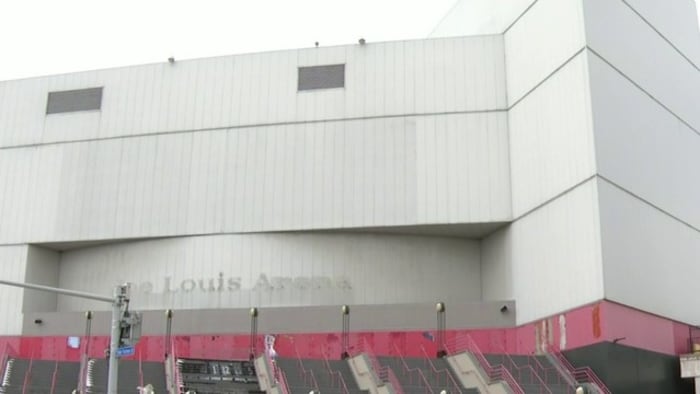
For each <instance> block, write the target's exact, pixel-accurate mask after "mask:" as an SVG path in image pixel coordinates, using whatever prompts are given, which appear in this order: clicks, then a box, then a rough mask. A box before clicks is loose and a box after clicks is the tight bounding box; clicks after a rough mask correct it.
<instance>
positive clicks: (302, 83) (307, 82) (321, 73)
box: [299, 64, 345, 91]
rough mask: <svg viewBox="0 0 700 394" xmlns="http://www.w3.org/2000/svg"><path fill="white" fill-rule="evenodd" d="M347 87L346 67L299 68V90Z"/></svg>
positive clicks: (338, 65)
mask: <svg viewBox="0 0 700 394" xmlns="http://www.w3.org/2000/svg"><path fill="white" fill-rule="evenodd" d="M342 87H345V65H344V64H333V65H329V66H313V67H299V90H300V91H301V90H313V89H331V88H342Z"/></svg>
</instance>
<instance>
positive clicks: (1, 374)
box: [0, 342, 17, 383]
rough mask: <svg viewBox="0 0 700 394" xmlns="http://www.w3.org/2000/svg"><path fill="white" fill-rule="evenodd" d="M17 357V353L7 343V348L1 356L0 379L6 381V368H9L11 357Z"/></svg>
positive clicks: (5, 347)
mask: <svg viewBox="0 0 700 394" xmlns="http://www.w3.org/2000/svg"><path fill="white" fill-rule="evenodd" d="M15 355H17V351H15V349H14V348H13V347H12V346H10V344H9V343H7V342H5V346H3V348H2V354H1V355H0V363H2V364H0V379H2V380H3V383H4V380H5V378H6V376H5V373H6V368H7V362H8V361H10V357H13V356H15Z"/></svg>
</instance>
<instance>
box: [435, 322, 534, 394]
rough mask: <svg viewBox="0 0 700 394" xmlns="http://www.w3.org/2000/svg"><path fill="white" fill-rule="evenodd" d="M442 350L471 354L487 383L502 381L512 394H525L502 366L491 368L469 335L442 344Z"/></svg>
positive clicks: (450, 352)
mask: <svg viewBox="0 0 700 394" xmlns="http://www.w3.org/2000/svg"><path fill="white" fill-rule="evenodd" d="M443 348H444V349H445V350H447V353H448V354H458V353H459V352H463V351H466V352H468V353H471V354H472V355H473V356H474V358H475V359H476V361H477V363H478V364H479V367H481V369H482V370H483V371H484V372H485V373H486V376H487V377H488V379H489V381H490V382H491V383H493V382H494V381H497V380H502V381H503V382H505V384H506V385H508V387H509V388H510V390H511V391H512V392H513V394H525V391H524V390H523V389H522V387H520V384H518V382H517V381H516V380H515V379H514V378H513V375H511V373H510V372H509V371H508V369H506V368H505V367H504V366H503V365H497V366H492V365H491V364H490V363H489V361H488V360H487V359H486V357H484V354H483V353H482V352H481V350H480V349H479V346H477V344H476V342H474V340H473V339H472V337H471V335H469V334H465V335H462V336H460V337H457V338H455V339H454V340H453V341H452V342H451V343H449V344H447V343H445V344H443Z"/></svg>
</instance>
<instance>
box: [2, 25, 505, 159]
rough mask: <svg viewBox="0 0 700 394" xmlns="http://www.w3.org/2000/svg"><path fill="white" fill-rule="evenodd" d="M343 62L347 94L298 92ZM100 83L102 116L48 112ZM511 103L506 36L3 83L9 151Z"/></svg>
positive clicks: (380, 45) (223, 59) (282, 54)
mask: <svg viewBox="0 0 700 394" xmlns="http://www.w3.org/2000/svg"><path fill="white" fill-rule="evenodd" d="M339 63H344V64H346V67H345V73H346V80H345V88H339V89H322V90H314V91H303V92H297V68H298V67H299V66H310V65H325V64H339ZM98 86H104V94H103V100H102V109H101V110H100V111H84V112H72V113H62V114H52V115H48V116H47V115H45V111H46V98H47V95H48V92H49V91H61V90H71V89H82V88H88V87H98ZM505 105H506V98H505V66H504V56H503V37H502V36H500V35H494V36H479V37H459V38H443V39H431V40H417V41H399V42H388V43H376V44H375V43H369V44H367V45H363V46H360V45H350V46H341V47H329V48H310V49H299V50H290V51H278V52H269V53H259V54H249V55H239V56H228V57H218V58H210V59H200V60H192V61H177V62H175V63H174V64H168V63H162V64H152V65H145V66H134V67H126V68H118V69H110V70H100V71H91V72H82V73H74V74H65V75H57V76H50V77H42V78H35V79H28V80H20V81H8V82H0V146H12V145H21V144H31V143H41V142H44V143H45V142H54V141H71V140H84V139H95V138H108V137H114V136H123V135H134V134H147V133H157V132H167V131H178V130H191V129H203V128H218V127H235V126H241V125H261V124H277V123H289V122H305V121H317V120H327V119H342V118H362V117H370V116H387V115H405V114H422V113H432V112H464V111H480V110H492V109H503V108H505Z"/></svg>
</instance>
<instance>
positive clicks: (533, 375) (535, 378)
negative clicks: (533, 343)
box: [491, 341, 552, 394]
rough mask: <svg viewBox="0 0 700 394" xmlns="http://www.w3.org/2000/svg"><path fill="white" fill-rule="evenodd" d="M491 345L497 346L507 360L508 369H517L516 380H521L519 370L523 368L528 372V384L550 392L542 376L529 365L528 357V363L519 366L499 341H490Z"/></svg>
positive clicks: (549, 393)
mask: <svg viewBox="0 0 700 394" xmlns="http://www.w3.org/2000/svg"><path fill="white" fill-rule="evenodd" d="M491 343H492V345H495V346H497V347H498V348H499V350H500V351H501V355H502V357H503V359H505V360H508V363H509V365H510V367H511V368H508V367H506V369H508V370H509V371H518V378H519V379H518V380H519V381H521V382H522V374H521V372H522V371H523V370H525V371H528V372H529V373H530V382H529V383H530V384H535V385H538V386H540V393H548V394H552V390H550V389H549V387H548V386H547V383H545V382H544V381H543V380H542V377H541V376H540V375H539V374H538V373H537V371H535V369H534V368H533V367H532V366H531V365H530V359H529V358H528V364H527V365H523V366H520V365H518V364H517V363H516V362H515V361H513V357H511V355H510V354H509V353H508V352H506V350H505V349H504V348H503V346H502V345H501V344H500V343H497V342H495V341H491Z"/></svg>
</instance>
